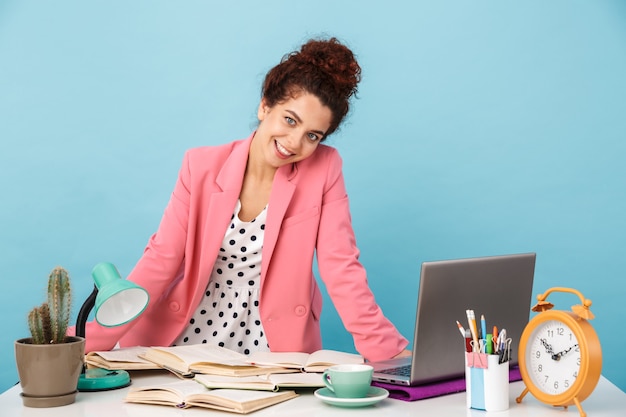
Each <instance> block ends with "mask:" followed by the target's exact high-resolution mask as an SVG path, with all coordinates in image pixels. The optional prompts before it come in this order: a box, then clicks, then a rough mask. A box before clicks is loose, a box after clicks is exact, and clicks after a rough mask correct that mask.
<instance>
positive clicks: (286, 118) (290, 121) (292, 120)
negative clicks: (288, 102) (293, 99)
mask: <svg viewBox="0 0 626 417" xmlns="http://www.w3.org/2000/svg"><path fill="white" fill-rule="evenodd" d="M285 120H286V121H287V124H290V125H292V126H293V125H295V124H296V121H295V120H294V119H292V118H291V117H288V116H287V117H285Z"/></svg>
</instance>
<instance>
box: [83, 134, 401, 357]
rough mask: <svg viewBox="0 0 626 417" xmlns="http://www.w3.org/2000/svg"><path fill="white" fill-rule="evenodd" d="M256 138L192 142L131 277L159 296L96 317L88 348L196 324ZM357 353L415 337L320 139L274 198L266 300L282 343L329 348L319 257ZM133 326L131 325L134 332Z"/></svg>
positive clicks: (162, 342) (267, 321)
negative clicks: (386, 307)
mask: <svg viewBox="0 0 626 417" xmlns="http://www.w3.org/2000/svg"><path fill="white" fill-rule="evenodd" d="M253 136H254V134H252V135H251V136H250V137H249V138H248V139H246V140H241V141H235V142H232V143H229V144H226V145H221V146H215V147H201V148H196V149H192V150H189V151H188V152H187V153H186V154H185V157H184V161H183V165H182V168H181V169H180V172H179V177H178V181H177V182H176V186H175V188H174V191H173V193H172V196H171V199H170V201H169V203H168V205H167V207H166V209H165V212H164V214H163V218H162V220H161V223H160V225H159V228H158V230H157V232H156V233H155V234H154V235H153V236H152V237H151V238H150V240H149V242H148V245H147V247H146V248H145V251H144V254H143V256H142V257H141V259H140V260H139V262H138V263H137V265H136V266H135V268H134V269H133V271H132V272H131V274H130V275H129V277H128V279H129V280H131V281H134V282H136V283H138V284H139V285H141V286H143V287H144V288H145V289H146V290H147V291H148V292H149V294H150V303H149V305H148V307H147V309H146V311H145V312H144V314H143V315H141V316H140V317H139V318H138V319H137V320H135V321H133V322H131V323H129V324H126V325H124V326H120V327H115V328H104V327H101V326H100V325H98V324H97V323H95V322H90V323H88V324H87V329H86V339H87V343H86V351H88V352H89V351H93V350H109V349H111V348H113V347H114V346H115V344H116V343H117V342H118V341H119V344H120V346H122V347H123V346H137V345H142V346H169V345H171V344H172V343H173V342H174V340H175V339H176V338H177V336H178V335H179V334H180V333H181V332H182V331H183V329H184V328H185V327H186V326H187V324H188V322H189V319H190V317H191V316H192V314H193V313H194V312H195V309H196V307H197V306H198V304H199V302H200V300H201V299H202V296H203V293H204V290H205V288H206V286H207V283H208V280H209V277H210V275H211V271H212V269H213V264H214V262H215V259H216V257H217V255H218V251H219V248H220V245H221V243H222V239H223V237H224V231H225V230H226V228H227V227H228V224H229V221H230V219H231V216H232V213H233V211H234V208H235V205H236V203H237V200H238V198H239V194H240V191H241V186H242V181H243V175H244V170H245V167H246V163H247V159H248V151H249V148H250V143H251V141H252V138H253ZM315 255H316V256H317V261H318V270H319V273H320V276H321V278H322V280H323V281H324V283H325V285H326V287H327V289H328V293H329V295H330V297H331V299H332V301H333V303H334V305H335V307H336V309H337V311H338V313H339V315H340V316H341V319H342V321H343V323H344V325H345V327H346V329H347V330H348V331H349V332H350V333H351V334H352V336H353V338H354V343H355V347H356V349H357V351H358V352H359V353H360V354H361V355H363V356H364V357H366V358H367V359H370V360H381V359H387V358H390V357H392V356H395V355H396V354H398V353H399V352H400V351H402V349H404V348H405V347H406V345H407V344H408V342H407V340H406V339H405V338H404V337H402V335H400V334H399V332H398V331H397V330H396V328H395V327H394V326H393V324H392V323H391V322H390V321H389V320H388V319H387V318H386V317H385V316H384V315H383V313H382V311H381V309H380V308H379V306H378V305H377V304H376V302H375V300H374V296H373V294H372V292H371V291H370V289H369V287H368V284H367V276H366V272H365V270H364V268H363V266H362V265H361V263H360V262H359V260H358V257H359V251H358V249H357V246H356V242H355V237H354V232H353V230H352V225H351V218H350V212H349V206H348V197H347V194H346V190H345V186H344V179H343V174H342V171H341V158H340V156H339V154H338V153H337V151H336V150H335V149H333V148H331V147H328V146H325V145H320V146H319V147H318V149H317V150H316V151H315V153H314V154H313V155H312V156H311V157H309V158H307V159H306V160H304V161H301V162H298V163H296V164H292V165H288V166H284V167H281V168H280V169H279V170H278V171H277V172H276V176H275V178H274V183H273V186H272V193H271V196H270V200H269V206H268V212H267V221H266V228H265V237H264V241H263V252H262V264H261V291H260V300H259V308H260V313H261V320H262V322H263V327H264V329H265V333H266V337H267V340H268V343H269V345H270V348H271V350H273V351H302V352H313V351H315V350H317V349H321V347H322V342H321V334H320V325H319V318H320V312H321V309H322V296H321V294H320V290H319V288H318V286H317V283H316V281H315V278H314V275H313V270H312V268H313V258H314V256H315ZM131 329H132V330H131Z"/></svg>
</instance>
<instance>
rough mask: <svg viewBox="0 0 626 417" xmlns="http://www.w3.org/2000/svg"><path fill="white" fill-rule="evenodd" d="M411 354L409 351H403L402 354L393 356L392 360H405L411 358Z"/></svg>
mask: <svg viewBox="0 0 626 417" xmlns="http://www.w3.org/2000/svg"><path fill="white" fill-rule="evenodd" d="M412 354H413V352H411V351H410V350H407V349H404V350H403V351H402V352H400V353H398V354H397V355H396V356H394V357H393V358H394V359H395V358H407V357H411V355H412Z"/></svg>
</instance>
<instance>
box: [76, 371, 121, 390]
mask: <svg viewBox="0 0 626 417" xmlns="http://www.w3.org/2000/svg"><path fill="white" fill-rule="evenodd" d="M129 385H130V375H129V374H128V372H126V371H109V370H108V369H101V368H89V369H85V372H84V373H82V374H80V378H79V379H78V390H79V391H83V392H84V391H107V390H112V389H118V388H124V387H127V386H129Z"/></svg>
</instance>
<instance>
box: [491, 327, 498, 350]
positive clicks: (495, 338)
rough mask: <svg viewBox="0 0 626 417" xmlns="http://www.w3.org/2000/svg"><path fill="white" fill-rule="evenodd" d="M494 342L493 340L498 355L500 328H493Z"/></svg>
mask: <svg viewBox="0 0 626 417" xmlns="http://www.w3.org/2000/svg"><path fill="white" fill-rule="evenodd" d="M492 338H493V339H492V340H493V351H494V352H496V353H498V327H497V326H493V333H492Z"/></svg>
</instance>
